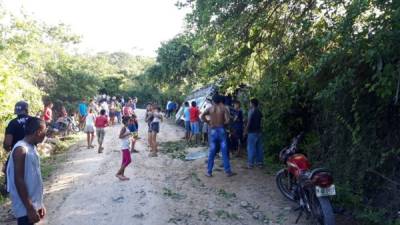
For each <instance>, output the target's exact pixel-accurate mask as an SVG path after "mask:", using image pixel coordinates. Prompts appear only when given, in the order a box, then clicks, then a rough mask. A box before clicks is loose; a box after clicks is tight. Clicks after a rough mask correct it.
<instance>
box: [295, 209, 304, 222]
mask: <svg viewBox="0 0 400 225" xmlns="http://www.w3.org/2000/svg"><path fill="white" fill-rule="evenodd" d="M301 216H303V210H301V211H300V213H299V216H297V219H296V224H297V223H298V222H299V220H300V218H301Z"/></svg>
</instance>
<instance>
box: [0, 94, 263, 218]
mask: <svg viewBox="0 0 400 225" xmlns="http://www.w3.org/2000/svg"><path fill="white" fill-rule="evenodd" d="M136 104H137V98H128V100H127V101H125V100H124V98H118V97H110V96H105V95H103V96H100V97H97V98H93V99H90V100H89V101H88V102H87V101H86V99H83V100H82V101H81V102H80V103H79V105H78V107H77V109H78V119H77V120H78V126H79V128H80V130H82V131H83V132H85V133H86V136H87V148H88V149H92V148H95V145H94V144H93V142H94V139H95V137H97V143H98V147H97V152H98V153H99V154H100V153H102V152H103V150H104V147H103V146H104V143H103V142H104V137H105V136H106V133H107V132H106V128H107V127H108V126H113V125H115V124H122V126H121V130H120V132H119V135H118V138H119V139H120V142H121V156H122V163H121V167H120V168H119V169H118V171H117V173H116V177H117V178H118V179H119V180H121V181H125V180H129V178H128V177H127V176H125V169H126V167H127V166H128V165H129V164H130V163H131V161H132V159H131V153H137V152H138V151H137V150H136V149H135V143H136V141H137V140H138V139H139V135H138V131H139V123H138V117H137V115H136V113H135V110H136ZM230 104H232V102H231V101H228V103H227V101H226V99H225V98H224V97H223V96H220V95H216V96H214V97H213V100H212V102H208V103H207V104H206V107H205V108H206V109H205V110H204V111H203V112H201V110H200V109H199V108H198V106H197V103H196V102H195V101H193V102H191V103H189V102H185V103H184V106H183V107H184V109H183V117H184V122H185V131H186V133H185V137H184V138H185V139H186V140H187V142H192V141H194V142H195V143H199V142H200V141H201V140H202V142H203V143H208V144H209V153H208V160H207V170H206V173H205V175H206V176H208V177H211V176H212V172H213V167H214V159H215V157H216V156H217V155H218V152H221V155H222V161H223V165H222V166H223V167H224V171H225V173H226V174H227V176H233V175H235V174H236V173H234V172H233V171H232V168H231V165H230V152H231V151H233V152H235V153H236V154H239V153H240V149H241V148H243V147H244V146H245V145H247V167H246V168H248V169H252V168H253V167H254V166H262V165H263V150H262V143H261V127H260V124H261V119H262V114H261V112H260V110H259V108H258V104H259V103H258V100H257V99H251V101H250V109H249V113H248V117H247V121H246V123H245V118H244V115H243V111H242V109H241V104H240V102H239V101H233V104H232V107H231V105H230ZM176 109H177V104H176V103H173V102H168V104H167V107H166V115H167V117H171V116H172V115H173V112H175V111H176ZM161 111H162V110H161V108H160V107H159V106H157V105H155V104H150V103H149V104H148V105H147V107H146V114H145V122H146V124H147V130H148V147H149V157H157V156H158V144H157V134H158V133H159V132H160V123H161V122H162V121H163V119H164V116H163V113H162V112H161ZM15 114H16V115H17V117H16V118H14V119H12V120H11V121H10V122H9V124H8V126H7V128H6V131H5V138H4V142H3V147H4V149H5V150H6V151H7V152H8V153H9V158H8V159H7V162H6V164H5V167H4V171H3V172H5V174H6V188H7V191H8V192H9V194H10V198H11V201H12V210H13V213H14V215H15V217H16V218H17V221H18V224H34V223H36V222H38V221H40V220H41V219H42V218H43V217H44V216H45V214H46V209H45V207H44V204H43V182H42V177H41V172H40V157H39V154H38V152H37V148H36V146H37V144H38V143H41V142H43V141H44V139H45V137H46V134H47V130H48V129H49V128H51V127H52V126H54V121H53V117H54V115H53V103H52V102H46V104H45V108H44V110H43V112H42V113H41V114H39V115H36V116H29V105H28V103H27V102H25V101H20V102H17V103H16V105H15ZM65 118H69V116H68V113H67V110H66V109H65V107H63V106H61V107H60V110H59V114H58V118H57V119H56V120H55V122H56V123H59V122H62V121H64V120H65ZM73 120H74V119H73ZM246 140H247V143H246Z"/></svg>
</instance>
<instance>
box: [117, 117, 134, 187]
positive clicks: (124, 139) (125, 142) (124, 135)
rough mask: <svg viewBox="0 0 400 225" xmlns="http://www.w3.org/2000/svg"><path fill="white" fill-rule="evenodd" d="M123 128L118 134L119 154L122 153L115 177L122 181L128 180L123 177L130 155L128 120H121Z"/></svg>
mask: <svg viewBox="0 0 400 225" xmlns="http://www.w3.org/2000/svg"><path fill="white" fill-rule="evenodd" d="M122 123H123V125H124V126H123V127H122V129H121V131H120V132H119V139H121V153H122V164H121V168H120V169H119V170H118V172H117V174H116V175H115V176H116V177H118V179H120V180H122V181H124V180H129V178H128V177H126V176H125V175H124V172H125V168H126V167H127V166H128V165H129V164H130V163H131V161H132V159H131V153H130V151H129V147H130V139H131V136H132V135H131V132H130V131H129V128H128V123H129V118H126V117H125V118H124V119H123V120H122Z"/></svg>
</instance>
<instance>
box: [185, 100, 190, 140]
mask: <svg viewBox="0 0 400 225" xmlns="http://www.w3.org/2000/svg"><path fill="white" fill-rule="evenodd" d="M183 118H184V121H185V130H186V132H185V140H186V141H189V139H190V130H191V128H190V111H189V102H185V106H184V108H183Z"/></svg>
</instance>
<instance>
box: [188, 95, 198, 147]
mask: <svg viewBox="0 0 400 225" xmlns="http://www.w3.org/2000/svg"><path fill="white" fill-rule="evenodd" d="M189 112H190V127H191V135H190V138H189V139H190V140H192V138H193V136H194V139H195V143H196V144H198V143H199V140H200V110H199V108H198V107H197V104H196V102H195V101H193V102H192V107H191V108H190V109H189Z"/></svg>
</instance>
